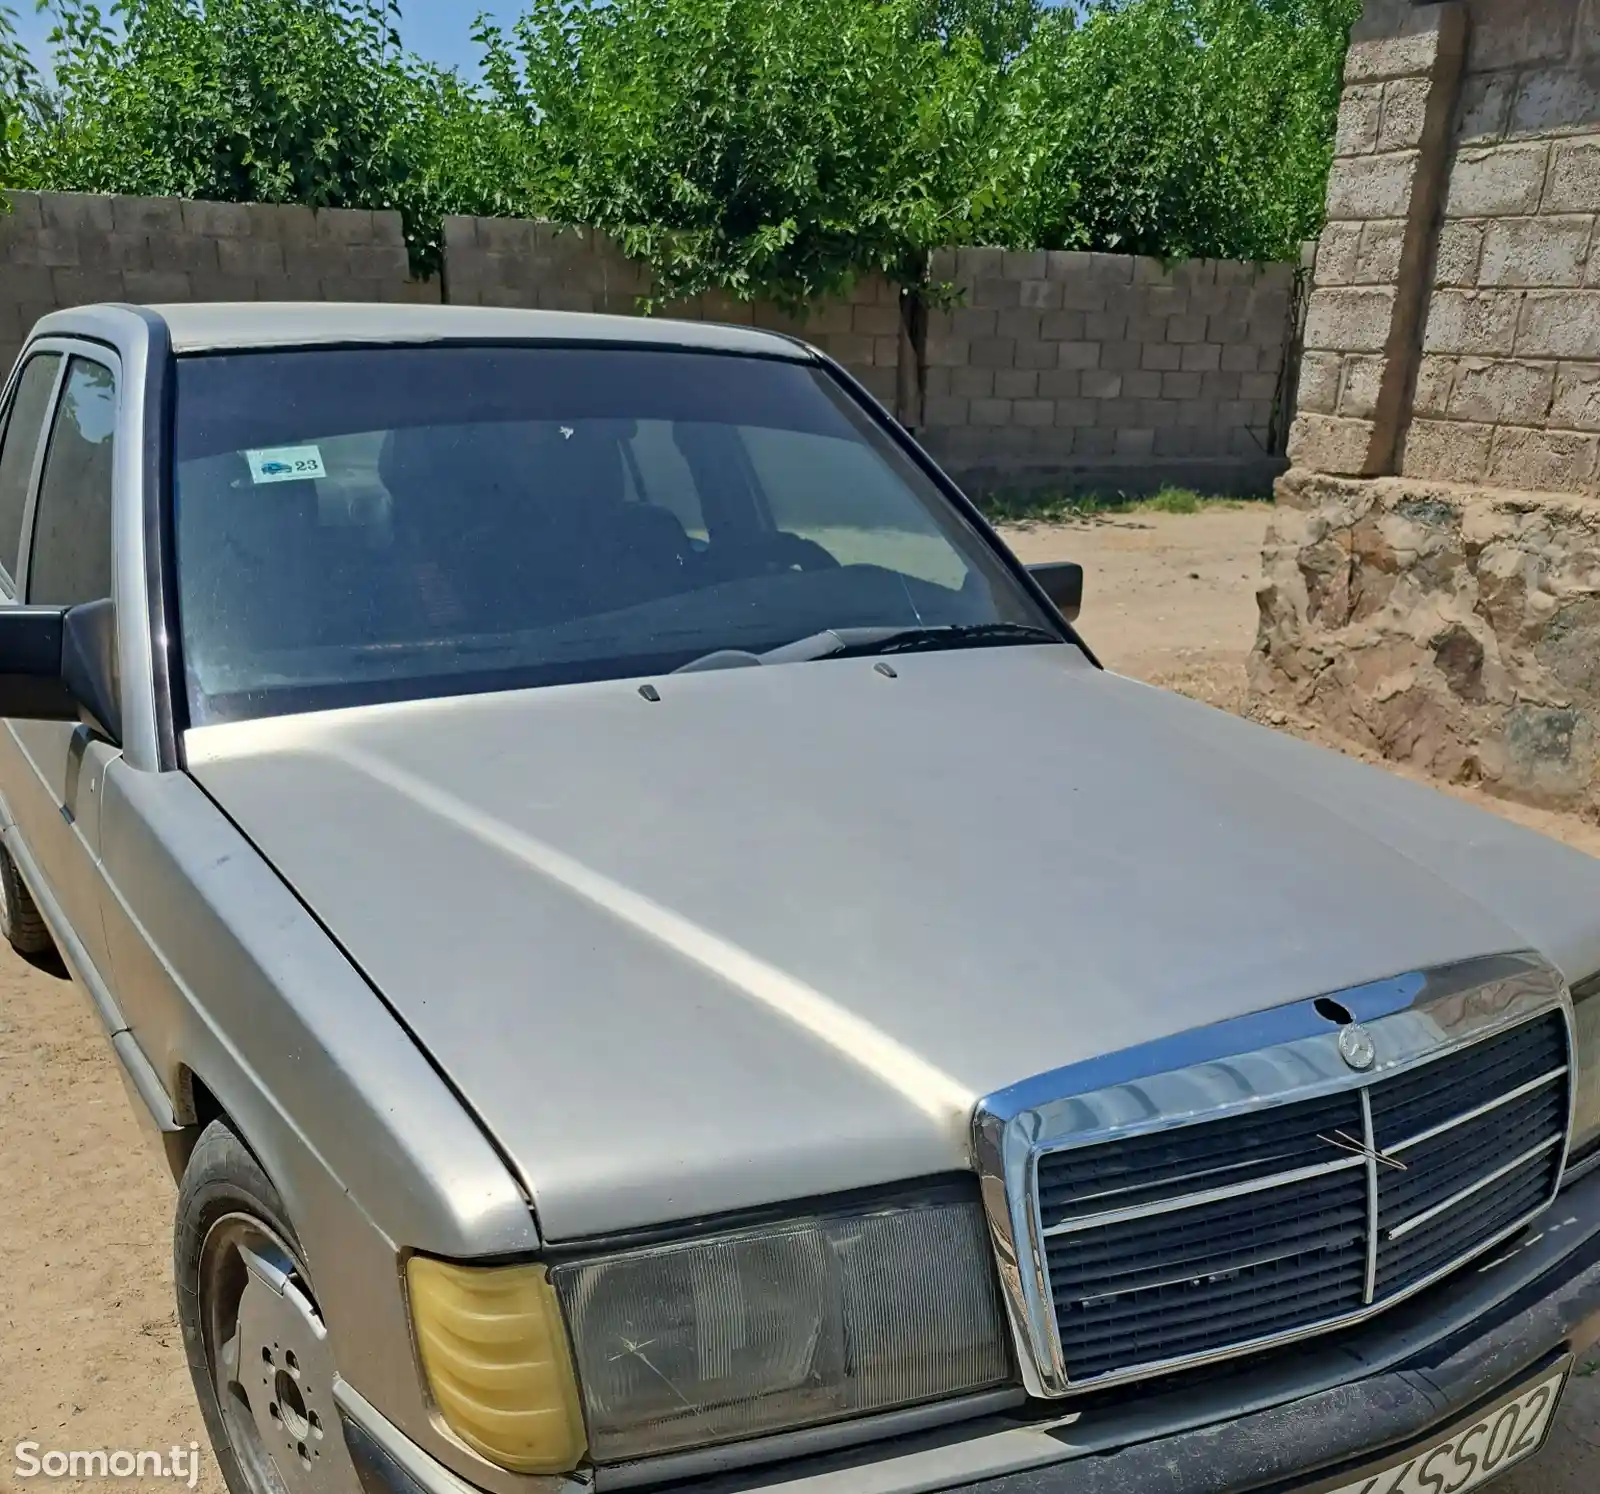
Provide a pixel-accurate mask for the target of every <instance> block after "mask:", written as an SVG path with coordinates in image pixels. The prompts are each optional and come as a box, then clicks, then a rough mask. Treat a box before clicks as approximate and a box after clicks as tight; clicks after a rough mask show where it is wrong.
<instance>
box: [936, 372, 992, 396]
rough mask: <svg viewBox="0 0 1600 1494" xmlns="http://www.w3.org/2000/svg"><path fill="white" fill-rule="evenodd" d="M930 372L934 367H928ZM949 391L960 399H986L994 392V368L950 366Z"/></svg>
mask: <svg viewBox="0 0 1600 1494" xmlns="http://www.w3.org/2000/svg"><path fill="white" fill-rule="evenodd" d="M928 372H929V373H930V374H932V373H933V372H935V370H934V369H931V368H930V369H929V370H928ZM948 372H949V375H950V392H951V393H952V394H955V395H959V396H960V397H961V398H962V399H988V398H989V397H990V396H991V395H993V394H994V379H995V370H994V369H992V368H967V367H963V368H952V369H949V370H948Z"/></svg>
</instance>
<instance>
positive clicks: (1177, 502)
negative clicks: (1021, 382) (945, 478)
mask: <svg viewBox="0 0 1600 1494" xmlns="http://www.w3.org/2000/svg"><path fill="white" fill-rule="evenodd" d="M1263 501H1269V500H1263V499H1257V498H1233V497H1217V498H1213V497H1206V496H1203V495H1202V494H1200V493H1196V492H1195V491H1194V490H1193V489H1191V488H1174V487H1166V488H1162V489H1161V490H1160V491H1159V492H1157V493H1155V494H1153V495H1152V496H1150V497H1145V498H1131V497H1129V496H1128V495H1127V494H1126V493H1071V494H1067V493H1049V492H1041V493H1007V492H996V493H990V494H987V495H986V496H984V497H982V498H980V499H979V500H978V506H979V508H981V509H982V510H983V512H984V514H985V516H986V517H987V518H988V519H989V520H991V521H992V522H993V523H996V524H1070V523H1073V522H1074V521H1079V520H1084V519H1098V518H1106V517H1109V516H1112V515H1116V514H1199V513H1207V512H1211V511H1214V510H1216V509H1225V508H1242V507H1244V506H1245V505H1246V504H1249V503H1259V502H1263Z"/></svg>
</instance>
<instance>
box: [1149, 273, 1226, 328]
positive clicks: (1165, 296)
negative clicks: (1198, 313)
mask: <svg viewBox="0 0 1600 1494" xmlns="http://www.w3.org/2000/svg"><path fill="white" fill-rule="evenodd" d="M1141 263H1142V261H1141ZM1213 289H1214V288H1213ZM1189 295H1190V292H1189V289H1188V287H1187V286H1178V285H1152V286H1150V287H1149V288H1148V289H1147V290H1146V291H1145V293H1144V295H1143V297H1142V298H1141V300H1142V301H1143V305H1144V313H1143V314H1144V315H1145V316H1151V317H1168V316H1179V315H1181V314H1182V313H1183V312H1186V311H1188V310H1189V309H1190V306H1189ZM1198 309H1199V310H1202V311H1203V310H1205V308H1204V307H1200V308H1198Z"/></svg>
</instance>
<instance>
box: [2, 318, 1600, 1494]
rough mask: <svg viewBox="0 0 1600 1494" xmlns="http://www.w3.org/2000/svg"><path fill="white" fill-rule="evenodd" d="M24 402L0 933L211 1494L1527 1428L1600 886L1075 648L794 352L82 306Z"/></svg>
mask: <svg viewBox="0 0 1600 1494" xmlns="http://www.w3.org/2000/svg"><path fill="white" fill-rule="evenodd" d="M0 422H3V445H0V567H3V572H0V589H3V593H4V597H3V605H0V715H3V716H4V717H6V718H7V725H6V729H5V730H3V731H0V820H3V825H4V848H5V850H4V854H3V856H0V894H3V896H0V920H3V930H4V932H5V933H6V935H7V936H8V937H9V939H10V941H11V943H12V944H13V945H14V946H15V947H16V948H17V949H18V950H20V951H22V952H23V953H24V954H26V955H28V956H29V957H31V958H33V959H35V960H36V961H41V962H45V961H48V960H50V959H51V958H52V951H57V952H59V959H60V961H61V962H62V963H63V964H64V966H65V967H66V968H67V969H68V970H69V971H70V973H71V974H72V976H73V977H74V978H75V979H76V980H77V981H78V982H79V983H80V984H81V986H82V987H83V988H84V990H85V991H86V992H87V994H88V997H89V999H90V1000H91V1001H92V1002H93V1004H94V1007H95V1009H96V1010H97V1012H98V1013H99V1015H100V1017H101V1018H102V1019H103V1021H104V1024H105V1030H106V1033H107V1036H108V1038H109V1041H110V1045H111V1048H112V1050H113V1052H114V1054H115V1056H116V1059H117V1061H118V1063H119V1065H120V1068H121V1071H122V1073H123V1075H124V1076H125V1078H126V1081H127V1086H128V1089H129V1092H130V1095H131V1096H132V1100H133V1104H134V1106H135V1108H136V1109H137V1110H138V1112H139V1113H140V1115H141V1116H142V1117H143V1118H144V1119H145V1120H147V1121H148V1122H149V1123H150V1126H151V1128H152V1130H153V1132H154V1133H155V1135H156V1136H157V1137H159V1140H160V1143H161V1145H162V1146H163V1148H164V1151H165V1155H166V1158H167V1159H168V1161H169V1163H170V1166H171V1168H172V1171H173V1175H174V1177H175V1178H177V1179H178V1182H179V1194H178V1203H177V1210H176V1220H175V1230H174V1242H175V1243H174V1271H175V1277H176V1287H177V1296H178V1307H179V1313H180V1317H181V1321H182V1326H183V1333H184V1340H185V1344H186V1347H187V1350H188V1357H189V1362H190V1364H191V1367H192V1369H193V1373H194V1382H195V1390H196V1394H197V1396H198V1398H199V1403H200V1407H201V1410H202V1412H203V1415H204V1418H205V1422H206V1426H207V1428H208V1430H209V1433H210V1436H211V1439H212V1443H213V1447H214V1449H215V1453H216V1456H217V1459H218V1460H219V1462H220V1465H221V1468H222V1471H223V1474H224V1476H225V1478H226V1480H227V1483H228V1485H229V1487H230V1488H231V1489H232V1490H233V1491H234V1494H301V1491H307V1494H309V1491H330V1494H334V1491H337V1494H356V1491H358V1490H365V1491H367V1494H466V1491H470V1490H473V1489H481V1490H486V1491H490V1494H519V1491H526V1494H578V1491H582V1490H587V1489H595V1490H599V1491H601V1494H604V1491H609V1490H613V1489H617V1490H620V1489H627V1488H645V1487H649V1486H654V1485H664V1484H680V1485H681V1484H684V1483H692V1484H694V1485H696V1486H697V1487H698V1489H701V1490H705V1491H707V1494H710V1491H713V1490H714V1491H717V1494H735V1491H763V1494H765V1491H772V1494H778V1491H784V1494H923V1491H937V1490H944V1489H961V1490H969V1489H971V1490H976V1489H978V1488H980V1487H981V1488H982V1489H983V1490H984V1491H985V1494H1057V1491H1060V1494H1073V1491H1085V1494H1146V1491H1160V1494H1190V1491H1193V1494H1201V1491H1207V1494H1210V1491H1219V1490H1247V1489H1248V1490H1255V1489H1262V1490H1267V1489H1271V1490H1281V1489H1290V1488H1308V1489H1309V1488H1315V1489H1318V1490H1341V1491H1346V1490H1347V1491H1352V1494H1363V1491H1365V1494H1465V1491H1467V1490H1469V1489H1472V1488H1474V1487H1476V1486H1477V1485H1478V1484H1480V1483H1482V1482H1484V1481H1485V1480H1487V1479H1489V1478H1492V1477H1493V1476H1494V1475H1496V1474H1497V1473H1499V1472H1501V1471H1502V1470H1503V1469H1505V1468H1508V1467H1511V1466H1513V1465H1515V1464H1516V1463H1518V1462H1520V1461H1521V1460H1522V1459H1524V1458H1525V1457H1527V1456H1528V1455H1530V1454H1531V1453H1533V1452H1534V1451H1536V1450H1537V1449H1538V1447H1539V1446H1540V1444H1541V1442H1542V1441H1543V1438H1544V1436H1545V1433H1546V1431H1547V1429H1548V1428H1549V1426H1550V1425H1551V1418H1552V1416H1553V1414H1554V1412H1555V1410H1556V1408H1557V1406H1558V1404H1559V1401H1560V1397H1561V1394H1562V1391H1563V1389H1564V1387H1565V1385H1566V1382H1567V1378H1568V1376H1569V1375H1570V1374H1572V1373H1574V1372H1576V1370H1577V1369H1580V1368H1582V1367H1583V1366H1584V1364H1585V1363H1586V1362H1587V1360H1588V1358H1589V1357H1590V1356H1591V1347H1592V1345H1593V1344H1594V1343H1595V1341H1596V1339H1597V1338H1600V1171H1596V1170H1595V1163H1596V1162H1597V1161H1600V994H1595V993H1596V992H1597V991H1600V863H1597V862H1595V861H1593V860H1590V859H1589V858H1587V857H1585V856H1582V855H1579V854H1577V853H1575V852H1573V851H1570V850H1567V849H1564V848H1563V847H1561V846H1559V845H1556V844H1554V843H1552V842H1550V841H1547V840H1544V839H1542V838H1540V837H1538V836H1536V835H1533V834H1530V833H1528V832H1525V831H1523V830H1520V829H1517V828H1514V827H1513V826H1511V825H1509V824H1507V823H1504V822H1502V821H1501V820H1499V819H1497V818H1494V817H1491V816H1488V815H1485V814H1482V813H1479V812H1476V811H1474V810H1472V809H1469V808H1467V807H1465V806H1463V805H1462V804H1460V803H1458V802H1456V801H1454V800H1452V799H1448V798H1444V797H1441V796H1439V795H1437V794H1434V793H1432V792H1429V791H1427V790H1424V789H1421V788H1418V787H1414V786H1411V785H1409V784H1406V783H1403V782H1400V781H1398V780H1396V779H1394V778H1391V777H1389V776H1387V775H1385V774H1384V773H1382V772H1380V771H1378V770H1375V769H1370V768H1366V767H1363V766H1360V765H1358V764H1356V763H1353V762H1351V761H1348V760H1346V759H1344V758H1342V757H1339V756H1336V755H1333V754H1330V753H1326V752H1322V751H1319V750H1317V749H1314V748H1312V747H1309V746H1307V745H1305V744H1303V743H1300V742H1297V741H1294V740H1290V739H1287V738H1284V737H1281V736H1277V735H1275V734H1273V733H1271V732H1268V731H1265V730H1262V729H1259V728H1257V727H1254V726H1251V725H1248V724H1246V723H1245V722H1243V721H1240V720H1237V719H1235V718H1233V717H1231V716H1228V715H1224V714H1222V713H1220V712H1217V711H1212V710H1208V709H1206V708H1205V707H1202V706H1199V705H1196V704H1194V703H1192V702H1190V701H1187V700H1183V699H1181V698H1179V697H1177V696H1174V695H1169V694H1165V693H1163V692H1161V691H1159V690H1154V689H1151V688H1148V687H1146V686H1144V685H1141V684H1137V683H1135V682H1133V681H1131V680H1127V679H1122V678H1119V677H1118V676H1116V675H1114V674H1111V673H1108V672H1107V671H1105V670H1103V669H1102V668H1101V667H1100V666H1099V665H1098V663H1097V662H1096V660H1095V658H1094V656H1093V654H1092V652H1091V651H1090V649H1089V648H1088V647H1087V646H1086V645H1085V643H1084V642H1083V641H1082V640H1081V639H1080V638H1079V636H1078V634H1077V632H1076V631H1075V628H1074V626H1073V619H1074V618H1075V617H1076V614H1077V611H1078V606H1079V596H1080V592H1081V587H1082V580H1083V578H1082V574H1081V572H1080V571H1079V570H1078V569H1077V568H1076V567H1073V566H1055V567H1051V568H1046V569H1044V570H1042V571H1040V572H1034V573H1030V572H1029V571H1028V570H1026V569H1024V568H1023V567H1021V566H1019V565H1018V563H1017V562H1016V560H1015V559H1014V558H1013V557H1012V556H1011V554H1010V553H1009V552H1008V551H1007V550H1006V549H1005V547H1004V546H1003V545H1002V543H1001V542H1000V541H999V540H998V539H997V538H996V536H995V535H994V534H993V533H992V532H991V531H990V529H989V528H988V527H987V526H986V525H985V524H984V522H983V521H982V519H981V518H980V517H979V515H978V514H977V513H976V511H975V510H974V509H973V507H972V506H971V505H970V504H969V503H968V502H967V501H966V500H965V499H964V498H963V497H962V495H961V494H960V493H959V492H958V491H957V490H956V489H955V487H953V486H952V484H951V483H950V482H949V481H948V480H947V479H946V478H945V477H944V476H943V475H941V473H940V472H939V470H938V469H937V468H936V467H935V466H934V464H933V463H932V462H931V461H930V460H929V459H928V457H927V456H926V455H925V454H924V453H923V452H922V451H921V450H920V449H919V448H918V446H917V445H916V444H915V442H914V441H913V440H912V439H911V438H910V437H909V436H908V435H907V433H906V432H905V431H904V430H902V429H901V428H900V427H899V426H898V425H896V424H895V422H894V421H893V420H891V419H890V418H889V417H888V416H887V415H886V414H885V413H884V412H883V411H882V410H881V409H880V408H878V407H877V406H876V405H875V404H874V403H873V401H872V400H871V399H870V398H869V397H868V396H866V395H865V394H864V393H863V392H862V391H861V389H860V388H859V387H857V386H856V385H855V384H854V383H853V382H852V381H851V379H850V378H849V377H848V376H847V375H846V374H845V373H844V372H843V371H842V370H841V369H839V368H838V367H837V366H835V365H834V364H832V363H830V362H829V361H828V360H827V359H825V358H823V357H822V356H821V355H819V354H818V353H816V352H815V351H813V350H812V349H810V348H808V347H806V346H804V345H802V344H800V343H797V342H794V341H790V340H788V339H785V338H781V337H778V336H773V335H767V334H764V333H758V332H754V331H750V330H744V329H738V328H718V327H711V326H705V325H690V324H674V323H667V322H657V321H650V320H632V319H606V318H599V317H572V316H560V315H555V314H548V313H538V312H516V311H493V310H480V309H462V308H420V307H418V308H394V307H375V306H372V307H338V306H288V305H255V306H186V307H166V308H155V309H150V308H139V307H128V306H98V307H88V308H83V309H80V310H76V311H70V312H65V313H61V314H58V315H54V316H50V317H48V318H46V319H45V320H44V321H42V322H40V323H39V324H38V325H37V327H36V328H35V329H34V331H33V333H32V336H31V338H30V340H29V342H28V344H27V346H26V347H25V349H24V352H23V354H22V357H21V359H20V360H19V362H18V364H17V367H16V368H15V369H14V370H13V372H12V374H11V377H10V379H9V382H8V383H7V385H6V388H5V393H4V396H3V402H0ZM1091 595H1092V580H1091Z"/></svg>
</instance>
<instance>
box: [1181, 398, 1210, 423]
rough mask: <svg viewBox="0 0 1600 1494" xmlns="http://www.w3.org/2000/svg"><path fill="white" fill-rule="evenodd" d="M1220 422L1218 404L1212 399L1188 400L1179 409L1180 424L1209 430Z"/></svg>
mask: <svg viewBox="0 0 1600 1494" xmlns="http://www.w3.org/2000/svg"><path fill="white" fill-rule="evenodd" d="M1217 420H1218V413H1217V402H1216V401H1215V400H1211V399H1186V400H1184V401H1183V403H1182V404H1181V405H1180V406H1179V407H1178V424H1179V425H1186V426H1191V427H1195V428H1197V429H1202V430H1203V429H1207V428H1209V427H1211V426H1214V425H1215V424H1216V423H1217Z"/></svg>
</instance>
